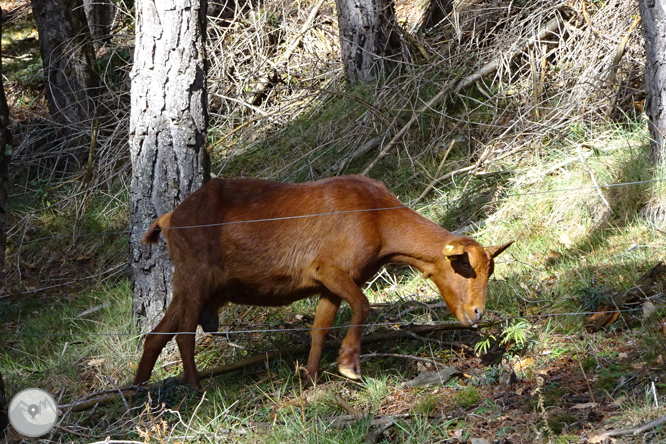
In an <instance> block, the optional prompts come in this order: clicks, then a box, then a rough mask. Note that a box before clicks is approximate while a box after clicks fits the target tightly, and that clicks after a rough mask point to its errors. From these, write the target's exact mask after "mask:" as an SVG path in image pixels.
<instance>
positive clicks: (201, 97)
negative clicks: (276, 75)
mask: <svg viewBox="0 0 666 444" xmlns="http://www.w3.org/2000/svg"><path fill="white" fill-rule="evenodd" d="M136 10H137V20H136V47H135V52H134V66H133V69H132V93H131V95H132V109H131V115H130V154H131V158H132V182H131V196H130V199H131V201H130V205H131V217H130V224H131V230H132V234H131V236H130V249H131V259H130V260H131V263H132V284H133V292H134V303H133V305H134V307H133V308H134V313H135V315H136V317H137V322H138V324H139V326H140V328H143V327H152V326H154V325H155V324H156V321H159V319H160V318H161V317H162V314H163V311H164V309H165V307H166V306H167V305H168V303H169V302H170V301H171V277H172V273H173V272H172V267H171V262H170V261H169V257H168V253H167V249H166V246H165V244H164V243H163V242H161V243H160V244H159V245H157V246H152V247H151V246H146V245H143V244H142V243H141V238H142V236H143V234H144V233H145V232H146V230H147V229H148V227H149V226H150V224H151V223H152V222H153V220H154V219H155V218H156V217H158V216H160V215H161V214H163V213H167V212H170V211H173V210H174V208H175V207H176V206H177V205H178V204H179V203H180V202H181V201H182V200H183V199H185V198H186V197H187V196H188V195H189V194H190V193H192V192H193V191H195V190H196V189H198V188H199V187H200V186H201V185H202V184H203V183H204V182H205V181H206V180H208V177H209V174H210V171H209V169H210V166H209V161H208V155H207V151H206V148H205V146H204V145H205V137H206V129H207V126H208V109H207V103H208V98H207V95H206V59H205V46H204V42H205V39H206V0H181V1H179V2H175V1H174V0H170V1H168V0H139V1H137V3H136Z"/></svg>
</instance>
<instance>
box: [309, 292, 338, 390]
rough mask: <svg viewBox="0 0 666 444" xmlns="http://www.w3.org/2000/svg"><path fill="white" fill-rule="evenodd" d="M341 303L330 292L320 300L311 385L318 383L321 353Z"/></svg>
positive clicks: (310, 377)
mask: <svg viewBox="0 0 666 444" xmlns="http://www.w3.org/2000/svg"><path fill="white" fill-rule="evenodd" d="M341 302H342V299H340V298H339V297H337V296H336V295H334V294H333V293H331V292H330V291H325V292H323V293H322V294H321V297H320V298H319V305H317V313H316V314H315V320H314V325H313V326H312V332H311V334H312V343H311V345H310V356H309V357H308V370H307V373H308V374H307V376H308V382H309V383H310V384H314V383H315V382H317V377H318V376H319V374H318V373H319V364H320V362H321V353H322V351H323V349H324V344H325V342H326V337H327V336H328V332H329V331H330V328H331V325H333V320H334V319H335V314H336V313H337V312H338V308H339V307H340V303H341Z"/></svg>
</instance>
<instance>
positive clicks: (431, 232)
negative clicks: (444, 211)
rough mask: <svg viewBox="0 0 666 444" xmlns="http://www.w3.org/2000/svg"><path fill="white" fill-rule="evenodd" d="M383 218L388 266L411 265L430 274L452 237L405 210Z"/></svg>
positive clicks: (426, 220) (437, 226) (421, 217)
mask: <svg viewBox="0 0 666 444" xmlns="http://www.w3.org/2000/svg"><path fill="white" fill-rule="evenodd" d="M386 216H387V217H386V220H385V221H384V223H383V224H382V231H383V240H384V250H385V253H386V256H387V257H388V258H389V260H388V262H392V263H399V264H405V265H411V266H413V267H415V268H417V269H418V270H419V271H421V272H422V273H424V274H430V272H431V271H432V270H431V268H432V267H433V266H434V265H435V263H436V262H437V261H438V260H441V259H442V254H443V249H444V245H446V243H447V242H448V241H449V240H450V239H451V238H452V237H453V235H452V234H451V233H449V232H448V231H446V230H445V229H443V228H442V227H440V226H439V225H437V224H435V223H434V222H431V221H429V220H428V219H426V218H424V217H423V216H421V215H420V214H418V213H416V212H415V211H412V210H409V209H406V210H404V211H397V212H395V213H394V214H387V215H386Z"/></svg>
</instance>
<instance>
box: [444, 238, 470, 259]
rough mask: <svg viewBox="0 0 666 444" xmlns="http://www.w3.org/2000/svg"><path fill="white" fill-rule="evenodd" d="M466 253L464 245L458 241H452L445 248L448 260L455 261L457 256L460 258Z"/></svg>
mask: <svg viewBox="0 0 666 444" xmlns="http://www.w3.org/2000/svg"><path fill="white" fill-rule="evenodd" d="M464 252H465V247H464V245H463V244H462V243H461V242H460V241H457V240H454V241H451V242H449V243H448V244H446V245H445V246H444V256H446V258H447V259H448V260H453V259H455V256H460V255H461V254H463V253H464Z"/></svg>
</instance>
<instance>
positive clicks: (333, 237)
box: [134, 176, 511, 385]
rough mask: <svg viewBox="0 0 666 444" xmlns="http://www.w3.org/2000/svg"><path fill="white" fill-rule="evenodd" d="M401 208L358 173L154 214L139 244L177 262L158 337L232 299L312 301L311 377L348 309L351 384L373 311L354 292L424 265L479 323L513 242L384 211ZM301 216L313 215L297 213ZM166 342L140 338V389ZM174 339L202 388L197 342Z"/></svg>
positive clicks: (189, 375)
mask: <svg viewBox="0 0 666 444" xmlns="http://www.w3.org/2000/svg"><path fill="white" fill-rule="evenodd" d="M402 206H403V204H402V203H401V202H400V201H399V200H398V199H397V198H396V197H395V196H394V195H393V194H391V193H390V192H389V191H388V190H387V189H386V187H385V186H384V185H383V184H382V183H380V182H377V181H374V180H372V179H368V178H367V177H364V176H345V177H337V178H329V179H323V180H319V181H316V182H309V183H303V184H282V183H277V182H270V181H263V180H242V179H229V180H220V179H213V180H211V181H210V182H208V183H207V184H206V185H204V186H203V187H201V188H200V189H199V190H198V191H196V192H194V193H193V194H192V195H191V196H190V197H188V198H187V199H185V200H184V201H183V202H182V203H181V204H180V206H178V208H176V210H175V211H174V212H173V213H167V214H165V215H162V216H160V217H159V218H158V219H157V220H156V221H155V223H153V225H152V226H151V227H150V229H149V230H148V232H147V233H146V235H145V236H144V242H148V243H156V242H157V240H158V237H159V233H160V232H162V234H163V235H164V237H165V238H166V241H167V245H168V248H169V254H170V256H171V260H172V262H173V264H174V278H173V300H172V301H171V304H170V305H169V308H168V310H167V312H166V314H165V316H164V318H163V319H162V321H161V322H160V323H159V324H158V325H157V327H156V328H155V329H154V330H153V332H155V333H158V332H159V333H174V332H177V331H183V332H194V331H195V329H196V326H197V323H202V324H204V323H208V324H209V327H210V326H211V325H212V324H213V323H214V327H216V325H217V324H216V322H215V321H216V320H217V312H218V310H219V308H220V307H221V306H222V305H224V304H225V303H227V302H233V303H236V304H245V305H262V306H281V305H288V304H291V303H292V302H294V301H297V300H299V299H303V298H307V297H310V296H314V295H316V294H319V295H320V300H319V306H318V308H317V312H316V315H315V321H314V326H313V330H312V345H311V349H310V357H309V360H308V366H307V371H308V375H309V377H310V378H311V379H312V380H315V379H316V377H317V373H318V371H319V361H320V358H321V352H322V347H323V345H324V341H325V339H326V335H327V333H328V330H329V329H330V327H331V325H332V323H333V319H334V317H335V314H336V312H337V310H338V307H339V306H340V303H341V302H342V301H346V302H347V303H348V304H349V305H350V306H351V310H352V319H351V327H350V328H349V331H348V333H347V336H346V337H345V339H344V341H343V344H342V347H341V349H340V355H339V359H338V363H339V370H340V372H341V373H342V374H344V375H345V376H348V377H352V378H355V377H358V375H359V374H360V370H361V369H360V362H359V354H360V339H361V333H362V330H363V327H362V325H363V323H364V322H365V320H366V318H367V316H368V313H369V309H370V304H369V303H368V300H367V299H366V297H365V296H364V295H363V292H362V291H361V288H360V287H361V286H362V285H363V284H364V283H365V282H366V281H367V280H369V279H370V278H371V277H372V276H373V275H374V274H375V273H376V272H377V271H378V270H379V268H380V267H382V266H383V265H385V264H387V263H399V264H407V265H412V266H414V267H415V268H417V269H419V270H420V271H421V272H422V273H423V274H424V276H426V277H429V278H430V279H432V280H433V282H434V283H435V284H436V285H437V287H438V289H439V291H440V293H441V295H442V297H443V298H444V300H445V301H446V303H447V305H448V306H449V307H450V308H451V311H452V312H453V314H454V315H455V316H456V318H457V319H458V320H460V321H461V322H466V323H474V322H477V321H479V320H480V319H481V316H482V315H483V312H484V310H485V303H486V287H487V284H488V278H489V277H490V275H491V274H492V272H493V258H494V257H495V256H497V255H498V254H499V253H501V252H502V251H504V249H506V248H507V247H508V246H509V245H510V244H511V243H508V244H505V245H502V246H499V247H488V248H483V247H482V246H481V245H480V244H479V243H478V242H476V241H474V240H472V239H470V238H466V237H458V236H454V235H453V234H451V233H450V232H448V231H446V230H445V229H443V228H441V227H440V226H438V225H437V224H435V223H433V222H431V221H429V220H427V219H425V218H424V217H422V216H420V215H419V214H417V213H416V212H414V211H412V210H411V209H409V208H406V207H403V208H397V209H382V208H392V207H402ZM373 209H377V210H376V211H365V210H373ZM359 210H362V211H359ZM329 213H337V214H329ZM308 215H315V216H312V217H299V216H308ZM266 219H273V220H266ZM257 220H261V221H257ZM248 221H249V222H248ZM186 227H192V228H186ZM211 317H214V318H215V321H211V320H210V319H211ZM172 337H173V334H170V335H169V334H167V335H151V334H148V335H147V337H146V341H145V345H144V353H143V356H142V358H141V362H140V363H139V367H138V370H137V374H136V378H135V380H134V382H135V383H136V384H138V383H142V382H145V381H147V380H148V379H149V378H150V373H151V372H152V369H153V366H154V364H155V361H156V360H157V357H158V356H159V354H160V352H161V350H162V348H164V346H165V344H166V343H167V342H168V341H169V340H170V339H171V338H172ZM176 342H177V344H178V347H179V349H180V353H181V357H182V360H183V366H184V371H185V378H186V379H187V380H188V381H189V382H191V383H192V384H194V385H198V384H199V376H198V374H197V370H196V367H195V364H194V335H177V336H176Z"/></svg>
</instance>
